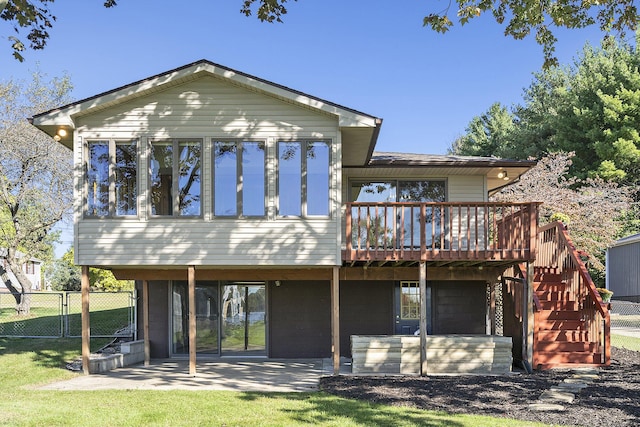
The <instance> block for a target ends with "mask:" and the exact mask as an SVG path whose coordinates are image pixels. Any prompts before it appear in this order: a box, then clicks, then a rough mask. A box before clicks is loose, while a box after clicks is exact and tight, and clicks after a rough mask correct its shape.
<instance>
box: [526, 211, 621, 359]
mask: <svg viewBox="0 0 640 427" xmlns="http://www.w3.org/2000/svg"><path fill="white" fill-rule="evenodd" d="M534 265H535V266H540V267H551V268H554V269H556V271H558V272H559V273H560V274H561V275H562V280H563V281H565V282H566V283H567V284H569V287H570V292H571V294H572V295H574V296H575V298H576V301H577V302H578V307H579V310H580V318H581V319H583V320H584V321H585V322H586V325H587V331H588V333H589V340H590V341H591V342H594V343H595V344H596V345H597V350H596V352H598V353H601V354H602V360H601V363H603V364H605V365H608V364H609V362H610V359H611V342H610V335H609V333H610V329H611V320H610V317H609V310H608V308H607V304H604V303H603V302H602V298H601V297H600V294H599V293H598V291H597V290H596V285H595V284H594V283H593V280H592V279H591V276H590V275H589V272H588V271H587V268H586V266H585V265H584V263H583V262H582V261H581V260H580V257H579V254H578V251H577V250H576V248H575V246H574V244H573V242H572V241H571V239H570V238H569V234H568V232H567V230H566V228H565V226H564V225H563V224H562V223H561V222H553V223H551V224H547V225H545V226H543V227H540V235H539V241H538V257H537V259H536V260H535V262H534Z"/></svg>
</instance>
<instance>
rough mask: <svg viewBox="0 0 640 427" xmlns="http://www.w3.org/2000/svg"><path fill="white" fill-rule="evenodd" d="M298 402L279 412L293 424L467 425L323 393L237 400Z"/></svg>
mask: <svg viewBox="0 0 640 427" xmlns="http://www.w3.org/2000/svg"><path fill="white" fill-rule="evenodd" d="M282 398H286V399H287V400H291V401H299V402H301V404H300V405H296V409H289V408H282V409H280V411H281V412H283V413H287V414H288V416H289V417H290V418H291V420H292V421H294V422H295V423H297V424H324V423H335V422H336V420H340V419H344V420H350V421H351V422H353V423H355V424H358V425H368V426H374V425H375V426H397V425H399V424H400V425H420V426H428V427H440V426H453V427H462V426H466V425H468V424H465V423H462V422H456V421H455V420H453V419H452V417H455V415H450V414H446V413H444V412H434V411H424V410H420V409H414V408H407V407H403V408H398V407H392V406H386V405H381V404H375V403H370V402H366V401H361V400H355V399H345V398H341V397H337V396H332V395H329V394H326V393H324V392H318V393H271V394H270V393H243V394H242V397H241V399H243V400H246V401H255V400H259V399H282Z"/></svg>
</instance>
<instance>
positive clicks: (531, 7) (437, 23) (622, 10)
mask: <svg viewBox="0 0 640 427" xmlns="http://www.w3.org/2000/svg"><path fill="white" fill-rule="evenodd" d="M294 1H295V0H294ZM286 3H287V0H243V5H242V9H241V11H242V13H244V14H245V15H247V16H250V15H251V14H252V13H253V12H254V10H255V12H256V15H257V17H258V19H260V20H261V21H266V22H282V17H283V15H286V13H287V9H286V8H285V4H286ZM452 5H455V6H454V7H452ZM456 9H457V10H456ZM450 13H455V14H456V16H457V17H458V18H457V19H458V22H459V23H460V25H465V24H467V23H468V22H469V21H471V20H472V19H474V18H477V17H479V16H483V15H488V14H490V15H492V16H493V18H494V19H495V21H496V22H497V23H498V24H501V25H502V24H504V23H505V22H506V24H507V25H506V27H505V29H504V34H505V36H511V37H513V38H514V39H516V40H519V39H523V38H525V37H527V36H529V35H531V34H532V33H533V34H534V35H535V39H536V42H537V43H538V44H539V45H541V46H542V49H543V52H544V68H548V67H550V66H553V65H557V64H558V60H557V58H555V57H554V52H555V43H556V42H557V38H556V36H555V35H554V33H553V29H558V28H568V29H574V28H584V27H588V26H591V25H595V24H598V25H599V27H600V29H601V30H602V31H604V32H606V33H611V32H615V33H617V34H618V35H619V36H620V37H621V38H623V37H624V36H625V33H626V31H627V30H632V31H635V30H636V25H637V23H638V10H637V8H636V6H635V4H634V1H633V0H599V1H594V0H588V1H583V0H551V1H540V2H538V1H528V0H510V1H504V0H456V2H455V3H454V2H449V3H448V5H447V6H446V7H445V8H444V9H443V10H442V11H440V12H437V13H429V14H428V15H427V16H425V17H424V18H423V25H424V26H427V27H431V29H433V30H435V31H437V32H439V33H445V32H447V31H448V30H449V29H450V28H451V27H452V26H453V25H454V24H453V21H452V20H451V19H450V18H449V14H450Z"/></svg>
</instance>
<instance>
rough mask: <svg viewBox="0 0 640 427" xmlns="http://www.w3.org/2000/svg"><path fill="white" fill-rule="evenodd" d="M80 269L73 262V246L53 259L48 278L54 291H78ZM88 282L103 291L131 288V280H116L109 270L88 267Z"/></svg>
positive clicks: (127, 289) (93, 287) (132, 284)
mask: <svg viewBox="0 0 640 427" xmlns="http://www.w3.org/2000/svg"><path fill="white" fill-rule="evenodd" d="M81 277H82V269H81V268H80V267H78V266H76V265H75V264H74V262H73V248H71V249H69V250H68V251H67V252H66V253H65V254H64V255H63V256H62V258H60V259H59V260H56V261H54V263H53V267H52V270H51V273H50V275H49V276H48V279H49V280H50V281H51V285H52V288H53V289H54V290H56V291H79V290H80V286H81V283H80V282H81ZM89 284H90V286H91V289H93V290H96V291H104V292H117V291H130V290H133V287H134V282H133V280H117V279H116V278H115V277H114V275H113V273H112V272H111V271H109V270H103V269H101V268H93V267H92V268H89Z"/></svg>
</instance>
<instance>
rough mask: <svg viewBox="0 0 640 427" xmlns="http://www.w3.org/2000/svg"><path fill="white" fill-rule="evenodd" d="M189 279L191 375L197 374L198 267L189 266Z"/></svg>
mask: <svg viewBox="0 0 640 427" xmlns="http://www.w3.org/2000/svg"><path fill="white" fill-rule="evenodd" d="M188 269H189V271H188V279H189V291H188V293H189V375H191V376H195V375H196V268H195V267H194V266H193V265H190V266H189V267H188Z"/></svg>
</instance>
